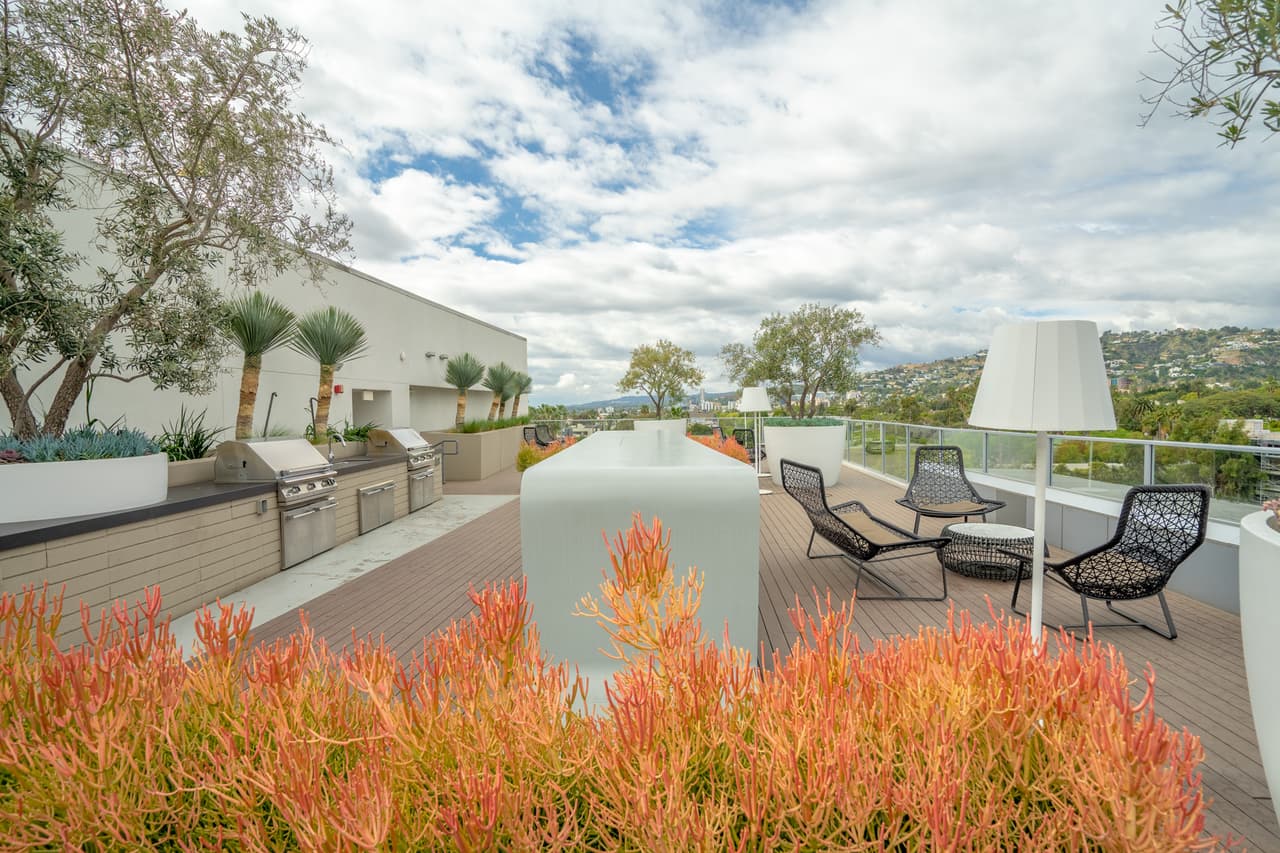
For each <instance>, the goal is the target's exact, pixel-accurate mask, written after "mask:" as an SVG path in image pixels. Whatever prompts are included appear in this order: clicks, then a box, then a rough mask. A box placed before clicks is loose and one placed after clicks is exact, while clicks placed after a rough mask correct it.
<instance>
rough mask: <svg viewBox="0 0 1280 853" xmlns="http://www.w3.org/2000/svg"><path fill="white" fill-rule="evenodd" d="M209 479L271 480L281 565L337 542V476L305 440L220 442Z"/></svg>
mask: <svg viewBox="0 0 1280 853" xmlns="http://www.w3.org/2000/svg"><path fill="white" fill-rule="evenodd" d="M213 481H214V482H215V483H275V484H276V494H277V496H278V498H279V503H280V555H281V564H282V565H281V568H285V569H287V568H289V566H292V565H295V564H297V563H300V562H302V561H303V560H305V559H307V558H309V557H313V556H315V555H316V554H319V553H321V552H322V551H328V550H329V549H330V548H332V547H333V546H334V544H335V542H336V541H337V510H338V501H337V499H336V498H335V497H334V493H335V492H337V490H338V477H337V474H336V472H335V471H334V469H333V466H332V465H330V464H329V463H328V462H327V461H326V460H325V458H324V455H323V454H321V453H320V451H318V450H316V449H315V448H314V447H312V446H311V444H310V442H308V441H306V440H304V439H301V438H285V439H274V440H263V441H224V442H222V444H220V445H218V453H217V456H216V457H215V458H214V462H213Z"/></svg>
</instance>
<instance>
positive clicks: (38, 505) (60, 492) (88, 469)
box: [0, 425, 169, 521]
mask: <svg viewBox="0 0 1280 853" xmlns="http://www.w3.org/2000/svg"><path fill="white" fill-rule="evenodd" d="M0 461H3V462H4V463H5V464H0V518H3V519H4V520H5V521H38V520H41V519H46V518H69V517H71V516H75V515H94V514H97V513H103V512H114V511H116V510H122V509H132V508H133V507H138V506H146V505H147V504H153V503H159V502H160V501H162V500H164V499H165V498H166V497H167V496H168V494H169V467H168V462H169V459H168V457H167V456H165V454H164V453H161V452H159V448H158V447H157V446H156V444H155V442H153V441H152V440H151V439H150V438H148V437H147V436H146V435H145V434H144V433H142V432H141V431H139V430H134V429H118V430H98V429H95V428H94V427H92V426H87V425H86V426H83V427H80V428H79V429H73V430H67V431H66V432H65V433H63V434H62V435H60V436H52V435H37V436H35V437H34V438H30V439H26V440H22V439H18V438H15V437H13V436H0Z"/></svg>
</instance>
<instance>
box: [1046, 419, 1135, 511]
mask: <svg viewBox="0 0 1280 853" xmlns="http://www.w3.org/2000/svg"><path fill="white" fill-rule="evenodd" d="M1052 444H1053V459H1052V467H1051V468H1050V472H1051V473H1050V483H1051V484H1052V485H1053V487H1054V488H1055V489H1066V490H1067V491H1072V492H1076V493H1078V494H1082V495H1091V496H1093V497H1099V498H1107V499H1109V500H1117V501H1118V500H1121V499H1123V498H1124V494H1125V492H1127V491H1128V490H1129V487H1130V486H1140V485H1142V483H1143V479H1144V474H1143V459H1144V453H1143V446H1142V445H1141V444H1128V443H1122V442H1109V441H1101V440H1097V439H1091V438H1089V437H1087V436H1070V435H1055V436H1053V437H1052Z"/></svg>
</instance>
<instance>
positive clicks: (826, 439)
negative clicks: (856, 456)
mask: <svg viewBox="0 0 1280 853" xmlns="http://www.w3.org/2000/svg"><path fill="white" fill-rule="evenodd" d="M844 443H845V425H844V424H843V423H840V424H835V425H833V426H769V425H767V424H766V425H765V428H764V452H765V453H766V454H767V456H768V459H769V470H770V471H771V472H772V477H773V484H774V485H775V486H781V485H782V466H781V465H780V464H779V463H780V462H781V461H782V460H783V459H790V460H791V461H792V462H801V463H803V464H805V465H812V466H814V467H815V468H817V469H819V470H820V471H822V482H823V484H824V485H826V486H834V485H835V484H836V483H838V482H840V468H841V463H843V462H844Z"/></svg>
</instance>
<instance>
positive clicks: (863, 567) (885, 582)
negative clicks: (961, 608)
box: [804, 530, 948, 601]
mask: <svg viewBox="0 0 1280 853" xmlns="http://www.w3.org/2000/svg"><path fill="white" fill-rule="evenodd" d="M817 537H818V531H816V530H815V531H813V532H812V533H810V534H809V547H808V548H806V549H805V552H804V553H805V556H806V557H808V558H809V559H811V560H825V559H827V558H828V557H843V558H844V559H846V560H848V561H849V562H851V563H853V564H854V565H855V566H857V567H858V575H857V577H856V578H855V579H854V581H853V589H854V591H855V592H857V590H858V585H859V584H860V583H862V573H863V572H866V573H867V574H868V575H870V576H871V577H872V578H873V579H874V580H875V581H876V583H878V584H880V585H881V586H883V587H885V588H887V589H891V590H893V592H894V595H866V596H864V595H861V594H859V595H858V600H859V601H946V600H947V598H948V592H947V570H946V568H945V567H943V566H942V564H941V563H939V564H938V569H939V571H941V573H942V595H940V596H931V595H907V594H905V593H904V592H903V590H902V588H901V587H899V586H898V585H897V584H895V583H894V582H893V581H891V580H889V579H888V578H886V577H884V576H883V575H881V574H880V573H879V572H877V571H876V570H875V569H873V568H871V567H869V566H868V565H867V564H866V563H864V562H863V561H862V560H859V559H856V558H855V557H851V556H849V555H848V554H846V553H844V552H843V551H838V552H836V553H834V554H815V553H813V542H814V540H815V539H816V538H817ZM908 556H916V555H914V554H903V555H901V556H899V557H889V558H888V559H890V560H899V559H904V558H906V557H908ZM881 562H884V561H883V560H882V561H881Z"/></svg>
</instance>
